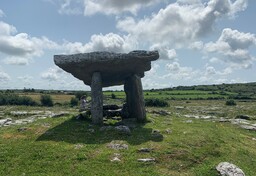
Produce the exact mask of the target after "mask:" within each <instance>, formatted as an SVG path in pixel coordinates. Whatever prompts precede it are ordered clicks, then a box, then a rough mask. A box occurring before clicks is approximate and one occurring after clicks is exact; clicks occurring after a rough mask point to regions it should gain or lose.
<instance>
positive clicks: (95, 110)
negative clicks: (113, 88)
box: [91, 72, 103, 124]
mask: <svg viewBox="0 0 256 176" xmlns="http://www.w3.org/2000/svg"><path fill="white" fill-rule="evenodd" d="M91 94H92V95H91V97H92V103H91V113H92V122H93V123H94V124H102V123H103V94H102V80H101V74H100V72H94V73H93V75H92V82H91Z"/></svg>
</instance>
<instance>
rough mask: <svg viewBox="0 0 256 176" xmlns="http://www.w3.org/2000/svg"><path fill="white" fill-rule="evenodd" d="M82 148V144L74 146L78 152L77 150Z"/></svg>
mask: <svg viewBox="0 0 256 176" xmlns="http://www.w3.org/2000/svg"><path fill="white" fill-rule="evenodd" d="M83 146H84V145H83V144H76V145H75V149H77V150H78V149H80V148H82V147H83Z"/></svg>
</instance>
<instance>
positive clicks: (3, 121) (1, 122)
mask: <svg viewBox="0 0 256 176" xmlns="http://www.w3.org/2000/svg"><path fill="white" fill-rule="evenodd" d="M11 121H12V119H11V118H7V119H1V120H0V126H4V125H5V124H6V123H8V122H11Z"/></svg>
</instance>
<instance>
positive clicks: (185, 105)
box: [0, 90, 256, 176]
mask: <svg viewBox="0 0 256 176" xmlns="http://www.w3.org/2000/svg"><path fill="white" fill-rule="evenodd" d="M112 94H115V98H114V99H113V98H111V97H112V96H111V95H112ZM144 95H145V98H160V99H165V100H168V102H169V104H170V106H169V107H164V108H156V107H150V108H149V107H148V108H147V118H148V122H147V123H145V124H137V123H133V126H132V127H131V135H125V134H120V133H118V132H117V131H116V130H114V129H113V128H110V130H104V131H102V129H101V127H99V126H95V125H92V124H91V123H90V121H88V120H84V121H82V120H76V118H75V116H76V115H78V114H79V112H78V109H77V107H75V108H70V107H67V106H58V107H56V106H54V107H48V108H45V107H40V106H38V107H25V106H1V107H0V111H1V112H0V113H2V114H8V113H9V114H10V112H11V111H15V110H16V111H17V110H19V111H35V110H38V111H53V112H59V111H68V112H69V115H64V116H61V117H58V118H46V119H41V120H37V121H35V122H33V123H29V124H25V125H24V124H23V125H15V126H10V127H0V175H14V176H16V175H18V176H20V175H45V176H49V175H53V176H56V175H57V176H58V175H74V176H76V175H79V176H80V175H89V176H90V175H92V176H94V175H107V176H108V175H109V176H110V175H118V176H119V175H124V176H125V175H132V176H137V175H138V176H141V175H149V176H151V175H152V176H158V175H164V176H165V175H166V176H168V175H174V176H176V175H177V176H178V175H181V176H183V175H184V176H185V175H188V176H200V175H202V176H207V175H209V176H212V175H213V176H214V175H216V176H217V175H218V173H217V171H216V169H215V167H216V166H217V165H218V163H220V162H224V161H227V162H231V163H233V164H236V165H237V166H239V167H240V168H241V169H242V170H243V171H244V172H245V174H246V175H247V176H254V175H255V173H256V148H255V145H256V133H255V131H248V130H245V129H242V128H240V127H239V126H238V125H234V124H231V123H221V122H219V121H218V119H220V118H226V119H234V118H235V117H236V116H237V115H240V114H246V115H248V116H250V117H251V120H250V123H252V124H253V123H254V124H256V111H255V109H256V102H254V101H251V100H250V101H247V100H246V101H236V102H237V105H236V106H226V105H225V101H226V100H191V99H192V98H191V97H193V96H196V97H197V96H202V97H205V98H206V99H207V97H209V96H212V94H209V91H194V90H191V91H184V92H181V91H179V90H175V91H166V92H165V91H160V92H151V91H146V92H145V94H144ZM214 95H215V94H214ZM216 95H217V96H220V94H216ZM29 96H32V97H33V96H34V97H37V98H38V97H39V95H29ZM124 96H125V94H124V92H105V93H104V101H105V103H108V104H109V103H117V104H122V103H123V102H124ZM172 96H173V97H175V98H177V99H178V100H172V98H171V97H172ZM225 96H228V95H226V94H225ZM52 97H53V100H54V101H55V102H68V101H69V100H70V98H71V97H72V95H59V96H56V95H52ZM184 97H185V98H184ZM182 99H185V100H182ZM161 111H165V112H170V114H169V115H166V116H164V115H160V114H159V112H161ZM192 115H194V116H212V117H213V116H214V118H212V119H196V118H188V117H187V116H192ZM15 118H16V119H19V118H24V117H23V116H20V117H19V116H18V117H15ZM115 122H116V121H113V120H107V121H105V122H104V123H105V125H106V126H107V125H115ZM21 128H25V130H20V129H21ZM154 131H158V132H159V135H154V133H153V132H154ZM111 143H121V144H127V145H128V149H123V150H115V149H112V148H109V147H108V146H109V144H111ZM141 148H150V149H152V150H151V151H150V152H148V153H141V152H139V151H138V150H139V149H141ZM115 156H118V157H119V158H120V160H121V161H120V162H115V161H111V160H112V159H113V158H114V157H115ZM140 158H154V159H155V162H149V163H141V162H139V161H138V159H140Z"/></svg>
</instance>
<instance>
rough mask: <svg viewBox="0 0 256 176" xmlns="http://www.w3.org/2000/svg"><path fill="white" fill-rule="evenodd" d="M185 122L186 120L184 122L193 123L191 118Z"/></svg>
mask: <svg viewBox="0 0 256 176" xmlns="http://www.w3.org/2000/svg"><path fill="white" fill-rule="evenodd" d="M185 122H186V123H193V121H192V120H186V121H185Z"/></svg>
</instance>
